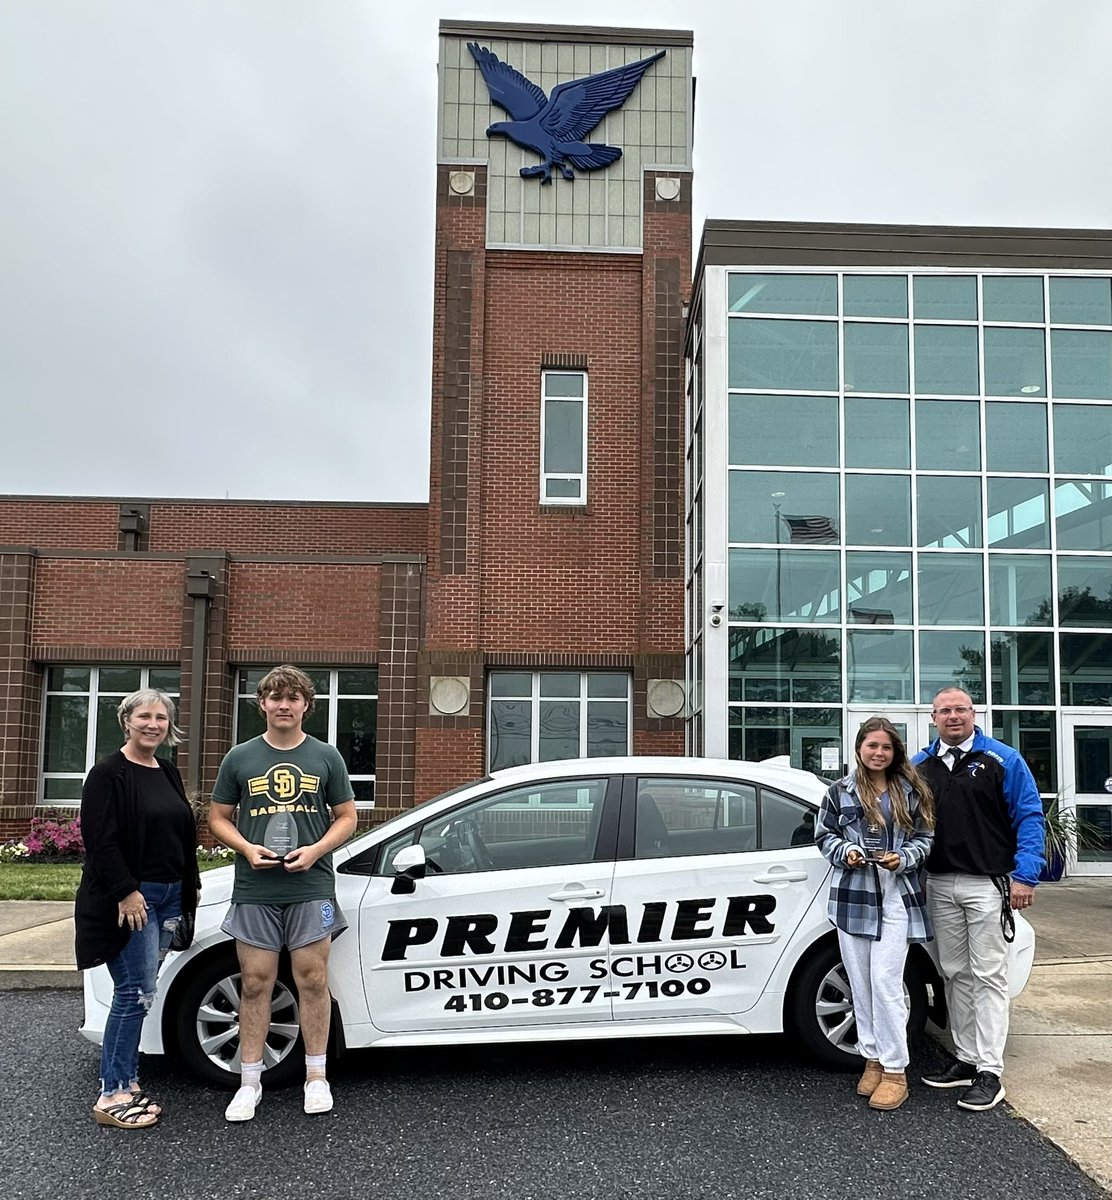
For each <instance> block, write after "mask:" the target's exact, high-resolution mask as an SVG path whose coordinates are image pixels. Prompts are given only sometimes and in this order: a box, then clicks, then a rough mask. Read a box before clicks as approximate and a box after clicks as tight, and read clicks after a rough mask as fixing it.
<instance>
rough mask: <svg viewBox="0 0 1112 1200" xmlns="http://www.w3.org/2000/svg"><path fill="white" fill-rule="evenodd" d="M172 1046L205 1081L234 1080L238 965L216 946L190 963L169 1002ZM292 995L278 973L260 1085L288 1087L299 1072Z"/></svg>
mask: <svg viewBox="0 0 1112 1200" xmlns="http://www.w3.org/2000/svg"><path fill="white" fill-rule="evenodd" d="M167 1007H168V1011H170V1012H172V1013H173V1014H174V1016H173V1030H172V1034H173V1042H174V1045H175V1047H176V1048H177V1051H178V1053H179V1055H180V1056H181V1058H182V1061H183V1062H184V1063H185V1065H186V1066H187V1067H188V1068H189V1069H190V1070H191V1071H193V1072H194V1074H196V1075H199V1076H200V1077H201V1078H202V1079H205V1080H207V1081H208V1082H209V1083H215V1084H223V1085H225V1086H229V1087H234V1086H237V1085H238V1082H239V961H238V960H237V958H236V953H235V949H234V948H233V947H232V946H230V945H228V946H221V947H219V948H217V949H215V950H212V951H210V952H209V953H207V954H204V955H202V956H201V957H200V958H198V959H197V960H196V962H194V963H191V964H190V966H189V968H188V974H187V975H185V976H184V977H183V978H182V979H181V980H180V982H179V984H178V986H177V987H175V990H174V994H173V996H172V997H171V1000H170V1003H169V1004H168V1006H167ZM303 1055H304V1051H303V1049H302V1041H301V1024H300V1020H299V1016H298V1011H297V993H296V991H295V990H294V986H293V983H292V981H291V980H290V979H289V977H288V975H287V974H286V973H285V972H284V971H282V970H280V971H279V974H278V980H277V982H276V983H275V985H274V996H273V998H272V1000H271V1024H270V1029H269V1031H268V1033H267V1037H266V1044H265V1047H264V1050H263V1061H264V1063H265V1064H266V1066H265V1068H264V1070H263V1083H264V1084H267V1085H270V1086H275V1085H281V1084H286V1083H292V1082H293V1081H294V1080H295V1079H296V1078H297V1077H298V1076H299V1075H300V1074H301V1072H302V1071H303V1070H304V1058H303Z"/></svg>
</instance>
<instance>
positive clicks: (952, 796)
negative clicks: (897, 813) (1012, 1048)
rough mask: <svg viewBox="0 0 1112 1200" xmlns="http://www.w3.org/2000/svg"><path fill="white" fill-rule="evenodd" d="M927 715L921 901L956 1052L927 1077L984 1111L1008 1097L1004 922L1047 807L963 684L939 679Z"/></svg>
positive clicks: (1022, 899)
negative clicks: (930, 823) (928, 796)
mask: <svg viewBox="0 0 1112 1200" xmlns="http://www.w3.org/2000/svg"><path fill="white" fill-rule="evenodd" d="M932 716H933V718H934V723H935V725H936V726H937V728H938V732H939V737H938V738H937V740H936V741H935V742H933V743H932V744H931V745H930V746H928V747H927V748H926V749H925V750H921V751H920V752H919V753H918V754H917V755H916V756H915V758H914V759H913V762H914V763H915V765H916V766H917V767H918V768H919V772H920V774H921V775H922V776H923V777H924V778H925V779H926V780H927V782H928V783H929V784H930V786H931V790H932V791H933V792H934V803H935V831H934V845H933V847H932V849H931V853H930V857H929V858H928V859H927V871H928V879H927V908H928V911H929V912H930V917H931V922H932V924H933V925H934V935H935V940H936V944H937V947H938V958H939V964H940V966H941V968H942V976H943V978H944V980H945V982H946V1006H947V1008H948V1010H949V1017H950V1033H951V1036H952V1037H953V1039H954V1047H955V1049H956V1050H957V1055H958V1060H957V1062H955V1063H953V1064H952V1065H951V1066H950V1067H948V1068H947V1069H946V1070H944V1071H941V1072H939V1073H938V1074H935V1075H924V1076H923V1082H924V1083H925V1084H927V1086H928V1087H935V1088H962V1089H963V1090H962V1094H961V1096H960V1097H959V1099H958V1105H959V1107H961V1108H966V1109H970V1110H971V1111H973V1112H983V1111H985V1110H986V1109H990V1108H995V1107H996V1105H997V1104H999V1103H1000V1101H1001V1100H1003V1099H1004V1087H1003V1085H1002V1084H1001V1082H1000V1076H1001V1074H1002V1072H1003V1069H1004V1042H1005V1041H1006V1040H1007V1036H1008V942H1009V941H1010V940H1011V938H1010V935H1009V930H1010V927H1011V926H1012V924H1013V922H1012V909H1017V908H1018V909H1023V908H1028V907H1030V905H1031V902H1032V901H1033V900H1034V896H1035V885H1036V884H1037V883H1038V880H1039V872H1040V871H1041V870H1042V866H1043V838H1044V827H1043V826H1044V822H1043V807H1042V800H1041V799H1040V798H1039V789H1038V787H1037V786H1036V784H1035V780H1034V777H1033V776H1032V774H1031V772H1030V770H1029V769H1028V766H1027V764H1026V763H1025V762H1024V761H1023V758H1022V757H1021V755H1020V754H1019V752H1018V751H1017V750H1014V749H1013V748H1012V747H1011V746H1006V745H1005V744H1004V743H1003V742H998V741H996V740H995V739H994V738H990V737H985V735H984V734H983V733H982V732H981V730H980V729H978V728H977V726H976V725H975V724H974V723H973V701H972V699H971V698H970V696H969V694H968V692H964V691H962V690H961V688H943V690H942V691H940V692H939V693H938V694H937V695H936V696H935V698H934V708H933V711H932Z"/></svg>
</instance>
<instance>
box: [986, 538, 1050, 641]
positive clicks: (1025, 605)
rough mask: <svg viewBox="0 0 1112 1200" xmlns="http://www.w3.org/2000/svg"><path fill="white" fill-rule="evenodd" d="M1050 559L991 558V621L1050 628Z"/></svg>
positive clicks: (1027, 556) (1024, 556) (1035, 556)
mask: <svg viewBox="0 0 1112 1200" xmlns="http://www.w3.org/2000/svg"><path fill="white" fill-rule="evenodd" d="M1050 589H1051V583H1050V559H1049V557H1045V558H1044V557H1043V556H1042V555H1040V554H1015V555H1008V554H990V555H989V556H988V603H989V621H990V622H991V623H992V624H993V625H1050V624H1052V623H1053V622H1052V615H1053V614H1052V611H1051V604H1050Z"/></svg>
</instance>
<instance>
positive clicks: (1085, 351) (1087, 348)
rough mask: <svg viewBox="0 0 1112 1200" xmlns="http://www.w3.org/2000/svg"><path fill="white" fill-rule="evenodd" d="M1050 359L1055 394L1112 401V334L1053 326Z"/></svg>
mask: <svg viewBox="0 0 1112 1200" xmlns="http://www.w3.org/2000/svg"><path fill="white" fill-rule="evenodd" d="M1050 359H1051V368H1052V370H1053V372H1054V395H1055V396H1059V397H1064V398H1066V399H1073V400H1112V333H1102V332H1100V331H1099V330H1096V329H1052V330H1051V332H1050Z"/></svg>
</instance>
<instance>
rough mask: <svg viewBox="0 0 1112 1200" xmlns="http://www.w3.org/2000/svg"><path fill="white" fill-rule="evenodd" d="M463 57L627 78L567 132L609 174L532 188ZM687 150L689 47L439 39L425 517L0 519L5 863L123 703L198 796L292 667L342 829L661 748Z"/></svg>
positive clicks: (208, 505) (94, 508) (531, 176)
mask: <svg viewBox="0 0 1112 1200" xmlns="http://www.w3.org/2000/svg"><path fill="white" fill-rule="evenodd" d="M468 43H471V44H473V45H474V46H475V47H476V51H475V52H472V51H471V50H469V49H468ZM486 53H493V55H496V56H497V59H498V60H501V62H502V63H506V64H510V65H511V66H513V67H515V68H516V69H518V70H520V71H521V72H522V73H523V74H524V75H525V76H526V77H527V78H528V79H529V80H531V81H533V82H534V83H535V84H538V85H539V86H540V87H541V88H543V89H544V90H545V92H546V93H548V94H551V92H552V90H553V88H555V87H556V86H557V85H558V84H560V83H563V82H565V81H567V80H571V79H577V78H582V77H585V76H588V75H594V74H598V73H600V72H603V71H610V70H614V69H616V68H619V67H622V66H624V65H627V64H638V63H640V64H643V65H642V66H641V67H637V68H636V69H635V70H634V71H633V74H634V75H636V77H637V78H636V80H635V81H634V84H633V86H632V89H631V92H630V94H629V96H628V98H627V99H626V100H625V102H624V104H622V105H621V107H620V108H617V109H615V110H614V111H612V112H610V113H609V115H607V116H605V117H604V118H603V120H602V123H601V124H600V126H599V128H598V130H597V131H596V132H595V133H593V134H592V135H591V136H592V137H593V138H594V139H595V140H596V141H597V142H600V143H609V144H612V145H615V146H618V147H621V149H622V152H623V153H622V156H621V158H620V159H619V160H617V161H615V162H613V163H611V164H610V165H608V166H606V168H605V169H600V170H595V171H590V172H588V171H585V170H581V169H575V171H574V174H575V175H576V176H577V178H576V179H575V180H574V182H572V181H571V180H569V179H568V178H566V177H565V175H564V172H562V171H561V170H560V168H559V166H558V165H557V166H555V167H553V169H552V176H553V177H552V180H551V182H542V180H541V179H540V178H538V177H537V176H536V172H535V170H534V171H533V172H531V173H530V172H529V168H530V167H531V166H533V165H534V164H535V163H536V158H537V156H536V154H534V153H533V152H532V151H530V150H523V149H521V148H520V147H519V146H518V145H516V144H514V143H512V142H511V141H509V140H508V138H506V137H502V136H488V134H487V128H488V126H490V125H491V123H492V122H495V121H499V120H501V118H502V117H503V116H505V114H504V113H503V112H502V110H501V109H499V108H495V107H494V106H493V105H492V104H491V102H490V100H489V97H488V90H487V86H486V83H485V81H484V76H483V73H482V70H481V64H480V57H481V56H482V55H483V54H486ZM645 60H652V61H650V62H645ZM486 62H487V64H488V65H489V63H490V59H489V58H487V59H486ZM691 134H692V78H691V35H690V34H689V33H676V32H663V31H647V30H626V29H569V28H560V27H554V26H546V27H542V26H518V25H515V26H507V25H490V24H484V25H475V24H468V23H459V22H443V23H442V25H441V29H440V72H439V120H438V146H437V161H438V170H437V176H436V188H437V195H436V259H435V311H434V343H433V370H432V422H431V467H430V480H429V502H428V504H427V505H421V504H325V503H308V502H273V503H258V502H220V501H195V500H159V499H150V498H138V497H119V498H113V499H83V498H74V497H34V498H31V497H17V496H10V497H4V498H0V838H4V837H11V836H13V835H16V834H18V833H21V832H23V830H25V829H26V827H27V824H28V821H29V819H30V818H31V816H32V815H34V813H35V812H36V811H41V810H42V808H43V807H44V806H50V807H54V806H58V805H73V804H75V803H76V802H77V800H78V799H79V797H80V788H81V780H82V777H83V776H84V773H85V772H86V771H87V770H88V768H89V766H90V765H91V764H92V763H93V762H94V761H95V760H96V758H97V757H98V756H99V754H101V753H103V752H105V751H106V750H109V749H112V748H114V747H115V746H117V745H118V743H119V736H118V729H117V727H116V725H115V718H114V708H115V705H116V703H118V700H119V698H120V696H122V695H123V694H125V693H126V692H128V691H130V690H133V688H135V687H137V686H141V685H142V686H146V685H148V684H149V685H151V686H160V687H164V688H165V689H166V690H168V691H170V692H172V693H174V694H177V695H178V696H179V697H180V708H181V717H182V723H183V725H184V726H185V728H186V731H187V735H188V737H187V741H186V742H185V744H184V745H183V746H181V747H180V748H179V750H178V752H177V753H178V762H179V765H180V766H181V769H182V772H183V775H184V776H185V778H186V780H187V783H188V785H189V786H190V787H191V788H192V789H195V790H196V791H197V792H198V793H199V794H201V795H205V794H207V793H208V791H209V790H210V789H211V787H212V784H213V782H214V780H215V774H216V769H217V765H218V763H219V761H220V759H221V757H222V755H223V754H224V752H225V751H226V750H227V748H228V746H229V745H231V744H232V743H233V742H234V741H235V740H237V739H242V738H245V737H248V736H252V735H253V734H254V733H256V732H258V728H259V726H258V723H257V717H256V715H255V713H254V712H253V705H252V702H251V696H252V694H253V690H254V682H255V680H256V679H257V677H258V672H259V671H260V670H262V669H264V668H266V667H268V666H270V665H273V664H274V663H276V662H279V661H286V660H288V661H293V662H296V663H298V664H300V665H302V666H304V667H305V668H307V669H310V670H311V671H312V673H313V674H314V676H315V678H316V680H317V683H318V690H319V697H320V701H319V704H318V711H317V712H315V713H314V714H313V718H312V724H311V725H310V728H311V729H312V731H313V732H314V733H316V734H317V735H318V736H322V737H325V738H327V739H328V740H331V741H333V742H335V743H336V744H337V745H338V746H339V747H340V748H341V750H342V751H343V752H344V754H345V756H346V757H347V759H348V762H349V766H350V768H351V770H352V777H353V783H354V786H355V789H356V798H357V800H358V801H359V802H360V804H361V806H362V807H363V810H364V816H365V818H366V819H376V820H377V819H379V818H381V817H383V816H387V815H390V814H391V813H393V812H395V811H397V810H398V809H399V808H402V807H404V806H407V805H409V804H412V803H414V802H415V801H419V800H422V799H424V798H426V797H428V796H431V795H434V794H436V793H437V792H439V791H442V790H444V789H445V788H448V787H450V786H453V785H455V784H458V783H461V782H463V781H465V780H467V779H470V778H473V777H476V776H478V775H481V774H482V773H483V772H484V771H485V770H486V769H488V768H495V767H499V766H506V765H510V764H512V763H516V762H520V761H529V760H530V759H538V758H539V759H546V758H558V757H568V756H570V755H576V754H599V753H615V752H618V753H625V752H629V751H632V752H635V753H637V752H644V753H650V752H659V753H680V752H682V750H683V745H684V725H683V717H684V711H685V704H684V700H685V693H684V688H683V677H684V653H683V627H684V608H683V606H684V580H683V569H684V549H683V399H684V397H683V378H684V364H683V325H684V317H685V303H686V297H687V294H688V291H689V282H690V279H691V190H690V182H691V170H690V167H691ZM522 168H525V170H526V173H525V174H523V173H522ZM569 170H570V168H569Z"/></svg>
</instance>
